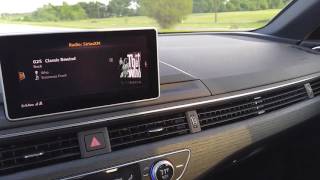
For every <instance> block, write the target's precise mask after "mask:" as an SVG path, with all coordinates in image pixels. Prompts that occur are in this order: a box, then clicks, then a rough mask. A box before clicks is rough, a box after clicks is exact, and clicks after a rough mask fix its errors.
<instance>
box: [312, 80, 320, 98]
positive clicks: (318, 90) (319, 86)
mask: <svg viewBox="0 0 320 180" xmlns="http://www.w3.org/2000/svg"><path fill="white" fill-rule="evenodd" d="M310 85H311V88H312V90H313V94H314V96H318V95H320V79H316V80H314V81H312V82H311V83H310Z"/></svg>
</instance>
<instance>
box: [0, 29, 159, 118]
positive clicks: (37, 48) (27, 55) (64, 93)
mask: <svg viewBox="0 0 320 180" xmlns="http://www.w3.org/2000/svg"><path fill="white" fill-rule="evenodd" d="M0 43H1V48H2V49H6V50H5V51H3V52H5V53H2V54H1V55H0V56H1V70H2V76H3V85H4V90H5V101H6V112H7V115H8V118H9V119H12V120H15V119H23V118H29V117H40V116H44V115H50V114H56V113H62V112H71V111H78V110H84V109H93V108H97V107H105V106H109V105H115V104H120V103H127V102H132V101H138V100H145V99H153V98H156V97H158V96H159V82H158V67H157V66H158V62H157V54H156V53H157V52H156V49H157V48H156V32H155V31H154V30H134V31H116V32H115V31H114V32H82V33H80V32H78V33H62V34H42V35H23V36H8V37H3V38H2V39H1V38H0ZM8 45H9V46H10V48H9V46H8Z"/></svg>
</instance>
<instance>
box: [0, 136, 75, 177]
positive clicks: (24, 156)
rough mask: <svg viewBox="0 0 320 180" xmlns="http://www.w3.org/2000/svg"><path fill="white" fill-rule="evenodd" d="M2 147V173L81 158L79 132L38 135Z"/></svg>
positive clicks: (0, 147) (0, 169) (0, 155)
mask: <svg viewBox="0 0 320 180" xmlns="http://www.w3.org/2000/svg"><path fill="white" fill-rule="evenodd" d="M0 149H1V151H0V175H3V174H9V173H13V172H18V171H21V170H27V169H31V168H37V167H42V166H45V165H50V164H54V163H58V162H65V161H70V160H73V159H78V158H80V147H79V144H78V140H77V134H68V135H55V136H50V137H42V136H37V137H32V138H30V140H26V141H23V142H14V143H10V144H8V145H6V144H2V145H0Z"/></svg>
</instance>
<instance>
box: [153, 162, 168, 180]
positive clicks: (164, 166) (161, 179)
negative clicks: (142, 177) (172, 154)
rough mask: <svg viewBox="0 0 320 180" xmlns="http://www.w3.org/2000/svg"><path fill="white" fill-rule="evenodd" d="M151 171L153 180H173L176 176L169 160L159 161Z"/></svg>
mask: <svg viewBox="0 0 320 180" xmlns="http://www.w3.org/2000/svg"><path fill="white" fill-rule="evenodd" d="M150 170H151V171H150V175H151V179H152V180H171V179H172V178H173V176H174V167H173V165H172V163H171V162H170V161H167V160H161V161H158V162H157V163H155V164H154V165H153V166H152V168H151V169H150Z"/></svg>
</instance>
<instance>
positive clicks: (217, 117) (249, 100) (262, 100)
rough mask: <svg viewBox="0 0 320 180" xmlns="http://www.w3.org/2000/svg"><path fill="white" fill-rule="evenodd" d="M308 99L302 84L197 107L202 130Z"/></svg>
mask: <svg viewBox="0 0 320 180" xmlns="http://www.w3.org/2000/svg"><path fill="white" fill-rule="evenodd" d="M306 99H308V95H307V92H306V90H305V87H304V85H303V84H301V85H299V86H298V85H296V86H293V87H289V88H285V89H282V90H273V91H268V92H266V93H260V94H258V95H255V96H251V97H246V98H242V99H237V100H234V101H232V102H226V103H225V104H223V105H218V106H217V105H213V106H211V107H210V106H207V107H205V108H200V109H198V110H197V111H198V116H199V120H200V124H201V128H202V129H203V130H205V129H209V128H212V127H216V126H218V125H220V124H226V123H229V122H235V121H240V120H246V119H249V118H252V117H256V116H259V115H262V114H266V113H269V112H271V111H274V110H278V109H281V108H285V107H288V106H290V105H292V104H295V103H298V102H301V101H303V100H306Z"/></svg>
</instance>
